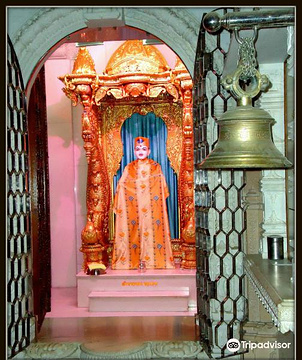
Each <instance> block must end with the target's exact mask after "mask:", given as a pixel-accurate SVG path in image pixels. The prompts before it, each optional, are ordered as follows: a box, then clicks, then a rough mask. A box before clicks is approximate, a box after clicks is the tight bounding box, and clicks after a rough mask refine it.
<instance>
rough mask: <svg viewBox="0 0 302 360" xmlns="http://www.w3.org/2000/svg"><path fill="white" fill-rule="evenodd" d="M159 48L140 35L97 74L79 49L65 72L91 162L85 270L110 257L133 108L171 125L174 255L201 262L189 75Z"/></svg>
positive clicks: (190, 262) (186, 261) (84, 236)
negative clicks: (116, 186)
mask: <svg viewBox="0 0 302 360" xmlns="http://www.w3.org/2000/svg"><path fill="white" fill-rule="evenodd" d="M154 49H156V48H154V47H153V46H149V47H148V48H145V47H144V46H143V44H142V41H141V40H128V41H126V42H125V43H124V44H123V45H122V46H121V48H120V49H118V50H117V51H116V52H115V54H114V55H115V57H114V56H113V57H112V58H111V59H110V61H109V63H108V66H107V68H106V70H107V71H105V73H103V74H97V73H96V71H95V66H94V61H93V59H92V58H91V56H90V54H89V52H88V50H87V49H86V48H80V50H79V52H78V56H77V58H76V60H75V63H74V67H73V71H72V74H66V75H64V76H61V77H60V80H61V81H62V82H63V83H64V84H65V88H64V89H63V91H64V92H65V94H66V95H67V96H68V97H69V98H70V99H71V100H72V102H73V104H74V105H76V104H77V103H78V102H80V103H81V104H82V105H83V114H82V137H83V140H84V149H85V150H86V157H87V162H88V181H87V193H86V194H87V200H86V204H87V224H86V227H85V228H84V230H83V232H82V248H81V251H82V252H83V253H84V264H83V267H84V269H85V270H87V269H88V268H89V267H90V265H91V264H95V263H106V261H107V260H108V259H107V255H108V253H109V254H110V249H111V242H112V239H111V237H110V236H109V235H110V227H111V226H110V225H112V223H113V222H112V221H111V220H112V211H111V206H112V196H111V194H112V180H113V176H114V175H115V173H116V172H117V170H118V169H119V166H120V162H121V159H122V156H123V145H122V139H121V127H122V124H123V122H124V121H125V120H126V119H127V118H129V117H130V116H131V115H132V114H133V113H139V114H142V115H145V114H147V113H149V112H153V113H154V114H155V115H156V116H159V117H160V118H162V119H163V121H164V122H165V124H166V126H167V130H168V137H167V147H166V150H167V156H168V158H169V160H170V163H171V166H172V168H173V169H174V171H175V172H176V173H177V175H178V197H179V210H180V238H179V239H174V243H173V240H172V248H173V254H174V256H175V257H178V258H181V259H182V267H184V268H194V267H195V265H196V261H195V220H194V219H195V216H194V195H193V191H194V186H193V183H194V182H193V116H192V80H191V77H190V75H189V73H188V72H187V70H186V68H185V66H184V65H183V63H182V62H181V61H180V60H179V59H178V61H177V62H176V67H175V69H173V70H172V69H170V68H169V67H168V66H167V64H166V63H165V61H164V59H163V58H162V56H161V54H158V50H157V49H156V51H155V50H154ZM131 52H133V53H132V54H131ZM121 54H124V58H123V55H121ZM144 56H145V57H146V58H147V60H146V61H145V62H144ZM115 65H116V68H115ZM123 69H125V71H123ZM154 69H156V70H158V71H157V72H154ZM154 89H156V91H154ZM112 234H113V232H112Z"/></svg>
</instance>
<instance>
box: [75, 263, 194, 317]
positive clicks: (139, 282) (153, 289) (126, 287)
mask: <svg viewBox="0 0 302 360" xmlns="http://www.w3.org/2000/svg"><path fill="white" fill-rule="evenodd" d="M77 298H78V307H84V308H88V310H89V311H90V312H137V313H139V312H152V313H153V314H154V313H156V312H164V313H167V314H168V313H169V312H170V313H172V312H183V313H186V312H187V313H188V315H192V313H195V312H196V272H195V270H185V269H175V270H174V269H173V270H147V271H146V272H143V273H139V272H138V271H137V270H129V271H128V270H111V269H108V270H107V271H106V274H103V275H95V276H94V275H86V274H84V272H80V273H78V275H77Z"/></svg>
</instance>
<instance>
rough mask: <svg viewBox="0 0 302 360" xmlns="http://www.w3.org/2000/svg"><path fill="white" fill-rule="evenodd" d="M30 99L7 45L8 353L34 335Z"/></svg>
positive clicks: (9, 356)
mask: <svg viewBox="0 0 302 360" xmlns="http://www.w3.org/2000/svg"><path fill="white" fill-rule="evenodd" d="M28 191H29V174H28V137H27V115H26V99H25V93H24V87H23V80H22V76H21V73H20V68H19V64H18V61H17V58H16V55H15V52H14V50H13V47H12V44H11V42H10V40H9V39H8V44H7V247H6V248H7V326H8V329H7V355H8V358H12V357H13V356H15V355H16V354H17V353H18V352H20V351H22V350H23V349H24V348H25V347H26V346H28V345H29V343H30V340H31V339H32V338H33V337H34V327H35V325H34V324H35V322H34V316H33V313H32V292H31V239H30V195H29V192H28Z"/></svg>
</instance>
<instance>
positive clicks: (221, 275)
mask: <svg viewBox="0 0 302 360" xmlns="http://www.w3.org/2000/svg"><path fill="white" fill-rule="evenodd" d="M222 40H223V41H222ZM229 40H230V34H229V33H228V32H227V31H225V30H224V31H222V32H221V33H219V34H217V35H213V34H209V33H207V32H205V31H204V29H203V28H202V26H201V29H200V34H199V40H198V50H197V57H196V63H195V74H194V84H195V85H194V162H195V164H198V163H200V162H201V161H202V160H203V159H204V158H205V157H206V156H207V155H208V154H209V152H210V151H211V150H212V149H213V148H214V147H215V144H216V142H217V138H218V128H217V124H216V121H215V120H217V118H219V117H220V116H221V115H222V113H223V112H225V111H227V109H230V108H232V107H234V106H236V101H235V100H234V99H233V97H232V96H231V95H230V94H229V93H228V92H226V91H225V90H224V89H223V88H222V86H221V85H220V79H221V76H222V70H223V66H224V59H225V56H226V51H227V48H228V45H229ZM222 43H223V44H225V45H224V47H225V48H223V46H222ZM244 186H245V172H243V171H233V170H232V171H231V170H230V171H229V170H217V171H214V170H211V171H205V170H197V169H195V210H196V241H197V291H198V318H199V329H200V338H201V342H202V343H203V345H204V347H205V350H206V352H207V353H208V354H209V355H211V356H213V357H215V358H217V357H225V356H230V355H232V354H233V353H231V352H229V351H228V350H227V349H226V343H227V340H228V339H230V338H236V339H238V340H240V338H241V327H242V323H243V321H244V320H245V318H246V314H247V308H246V307H247V300H246V298H245V297H244V276H245V275H244V270H243V256H244V253H243V241H244V233H245V230H246V211H245V208H244V206H243V202H242V191H243V188H244Z"/></svg>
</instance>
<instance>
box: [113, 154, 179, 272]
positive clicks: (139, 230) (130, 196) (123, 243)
mask: <svg viewBox="0 0 302 360" xmlns="http://www.w3.org/2000/svg"><path fill="white" fill-rule="evenodd" d="M168 196H169V190H168V187H167V184H166V180H165V177H164V175H163V173H162V170H161V167H160V165H159V164H158V163H156V162H155V161H154V160H152V159H144V160H135V161H133V162H131V163H130V164H128V165H127V166H126V167H125V169H124V172H123V175H122V177H121V178H120V180H119V182H118V186H117V189H116V195H115V199H114V208H113V210H114V212H115V214H116V220H115V239H114V246H113V255H112V268H113V269H137V268H138V265H139V262H140V261H145V263H146V268H147V269H167V268H169V269H171V268H174V264H173V255H172V248H171V237H170V229H169V219H168V214H167V205H166V198H167V197H168Z"/></svg>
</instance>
